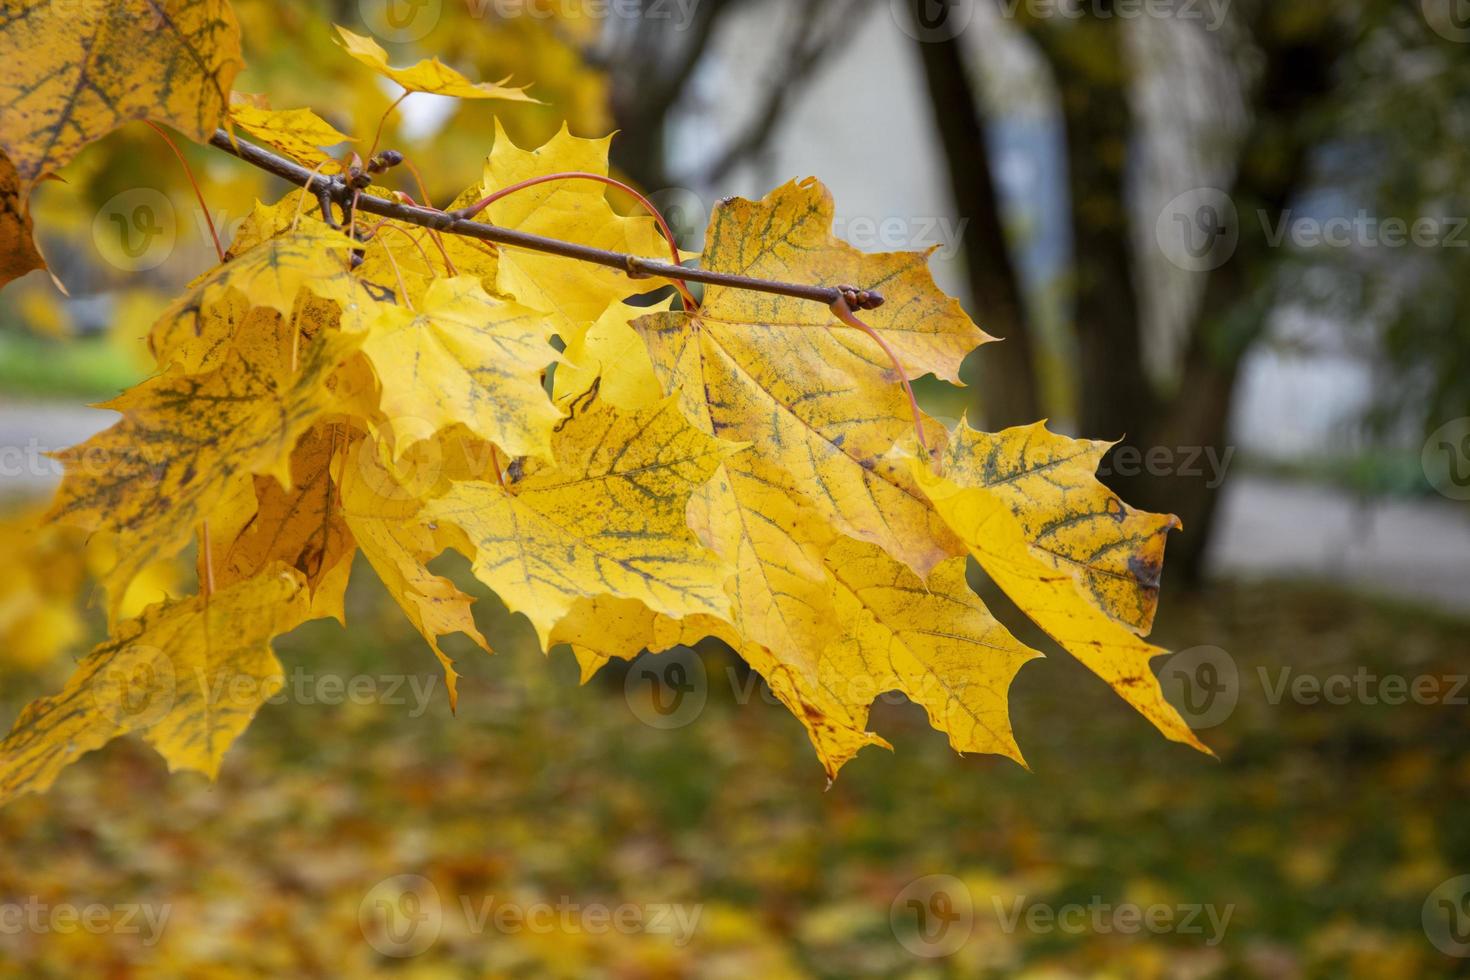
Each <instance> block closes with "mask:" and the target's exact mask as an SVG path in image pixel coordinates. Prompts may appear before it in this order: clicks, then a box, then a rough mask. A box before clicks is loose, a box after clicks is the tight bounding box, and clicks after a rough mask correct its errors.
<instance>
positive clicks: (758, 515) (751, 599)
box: [556, 304, 886, 778]
mask: <svg viewBox="0 0 1470 980" xmlns="http://www.w3.org/2000/svg"><path fill="white" fill-rule="evenodd" d="M625 312H626V313H634V314H636V313H638V312H639V311H638V310H636V309H635V308H632V307H627V306H624V305H623V304H618V305H617V306H615V307H612V308H610V309H609V311H608V313H607V314H606V315H604V316H603V318H602V319H600V320H599V321H598V323H597V324H595V325H594V326H593V327H592V329H590V330H589V331H588V332H587V335H586V337H585V338H583V339H582V340H581V341H578V342H573V344H571V345H569V346H568V348H567V353H568V355H569V357H571V356H575V357H576V358H577V359H578V360H580V361H581V362H582V364H583V365H584V367H583V368H581V369H580V372H579V370H577V369H574V370H573V371H568V372H565V374H564V372H563V370H562V369H563V368H564V367H565V365H559V366H558V371H557V378H556V381H557V384H558V386H562V391H561V397H562V398H565V397H567V396H568V395H569V393H570V392H571V391H573V390H575V389H574V386H575V385H576V384H579V383H585V382H586V381H587V376H588V373H589V372H588V370H587V368H586V367H585V365H596V366H597V367H598V368H599V369H600V374H601V381H600V385H601V388H600V389H599V398H601V397H602V395H601V391H608V392H610V393H611V394H610V396H609V399H608V400H609V401H610V402H611V403H614V404H617V405H618V406H619V407H621V408H628V409H636V408H643V407H646V406H648V405H651V404H654V403H655V402H656V401H657V400H658V399H659V397H660V396H659V394H658V385H657V384H656V383H655V384H647V382H648V381H649V380H652V379H654V378H655V377H656V375H655V371H654V367H653V364H652V362H651V360H650V358H649V354H648V351H647V350H646V349H645V348H644V346H643V344H642V343H641V342H640V341H639V336H638V333H637V331H635V330H634V329H633V328H632V327H631V326H630V325H629V324H628V323H627V321H626V320H624V319H623V316H624V314H625ZM671 316H672V315H671ZM593 373H597V372H593ZM690 379H693V380H694V381H698V380H700V379H698V378H695V377H694V376H693V375H692V374H691V375H689V376H687V377H686V379H685V380H690ZM679 394H680V395H681V396H690V395H692V394H693V392H691V391H690V389H688V388H684V389H682V390H681V391H680V393H679ZM718 397H719V395H718V393H717V392H710V391H706V390H704V389H703V388H702V387H701V388H700V389H699V398H698V399H697V400H686V401H684V402H683V404H684V405H685V411H686V412H689V413H691V414H690V417H691V418H693V419H695V420H696V421H701V422H702V425H701V428H703V429H704V430H705V431H706V432H711V431H714V425H713V422H712V420H711V416H710V413H709V410H708V407H707V406H706V405H704V404H703V402H704V400H705V399H714V398H718ZM614 399H615V401H614ZM691 402H692V403H691ZM686 516H687V518H688V522H689V526H690V528H691V529H692V530H693V531H694V532H695V534H696V535H697V536H698V538H699V540H700V541H701V542H703V543H704V544H705V545H706V546H707V547H709V548H710V549H711V550H713V551H714V552H715V553H716V554H718V555H719V556H720V557H721V558H723V559H725V561H726V562H727V564H728V565H729V567H730V575H729V577H728V578H727V579H726V581H725V591H726V594H727V595H728V596H729V597H730V602H731V608H730V616H729V622H728V624H727V625H723V626H722V627H721V629H720V630H719V631H718V632H717V631H713V630H711V631H710V635H717V636H719V637H720V638H721V639H724V640H726V642H728V643H730V645H731V646H733V647H736V648H737V649H738V650H739V651H740V653H741V655H742V656H743V657H744V658H745V660H746V662H747V663H749V664H750V665H751V666H752V668H754V669H755V670H756V671H757V672H758V673H759V674H761V676H762V677H764V678H765V679H766V681H767V683H768V684H770V685H771V686H772V689H773V690H774V691H776V693H777V694H778V696H780V697H781V699H782V701H783V702H785V703H786V704H787V705H788V706H789V707H790V708H791V710H792V712H793V713H794V714H795V715H796V716H797V718H799V719H801V721H802V723H803V725H805V726H806V728H807V731H808V734H809V735H810V736H811V739H812V743H813V745H814V746H815V747H816V749H817V754H818V755H819V757H820V758H821V760H822V762H823V765H824V767H825V768H826V770H827V774H828V776H829V777H831V778H835V777H836V774H837V770H838V769H840V768H841V767H842V765H843V764H844V763H845V762H846V761H847V760H848V759H850V758H851V757H852V756H853V755H854V754H856V752H857V751H858V749H860V748H862V747H863V746H864V745H868V744H877V743H876V742H875V738H876V737H875V736H872V735H871V733H868V732H866V731H865V730H864V725H863V720H862V718H857V717H855V714H854V712H853V710H852V709H851V707H850V706H849V705H847V704H845V703H843V702H841V701H839V700H837V699H836V698H834V697H833V696H832V694H831V692H830V691H826V690H823V689H822V687H821V684H820V681H819V665H820V658H821V655H822V651H823V649H824V648H825V647H826V646H827V645H828V644H829V643H830V642H831V640H832V635H833V632H834V623H835V621H836V608H835V606H834V603H833V595H832V586H831V584H830V582H829V581H828V577H827V573H826V569H825V567H824V565H823V554H824V552H825V551H826V549H827V548H828V547H829V546H830V545H831V543H832V541H833V539H834V537H835V534H834V532H833V531H832V529H831V528H830V527H829V526H828V525H827V524H826V523H825V522H823V521H822V520H821V519H820V517H819V515H818V514H817V513H816V512H815V511H814V509H813V508H811V507H810V506H809V505H807V504H806V502H805V499H804V497H803V495H802V494H801V492H800V491H799V490H798V488H797V487H796V486H795V485H794V483H793V481H792V478H791V477H790V476H789V475H788V474H786V473H785V472H784V471H782V470H781V469H780V468H779V467H777V466H774V465H772V464H771V463H770V462H768V461H767V460H765V459H764V458H762V457H761V456H760V455H759V454H757V453H753V452H744V453H740V454H738V455H736V456H733V457H731V458H730V459H727V460H725V461H724V462H723V463H722V464H721V466H720V467H719V469H717V470H716V471H715V474H714V476H713V477H712V478H711V479H710V480H709V482H708V483H706V484H704V485H703V486H701V487H699V488H697V489H696V490H695V492H694V495H693V498H692V499H691V501H690V505H689V508H688V512H687V514H686ZM705 625H706V626H707V625H708V624H707V623H706V624H705ZM630 645H631V641H630ZM649 647H650V649H655V650H657V649H661V647H660V646H658V645H657V640H656V638H654V639H650V641H649ZM633 649H634V650H635V652H636V649H637V647H636V646H633ZM882 744H886V743H882Z"/></svg>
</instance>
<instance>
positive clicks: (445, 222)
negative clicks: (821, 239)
mask: <svg viewBox="0 0 1470 980" xmlns="http://www.w3.org/2000/svg"><path fill="white" fill-rule="evenodd" d="M209 142H210V144H211V145H213V146H214V147H216V148H218V149H221V150H224V151H225V152H226V153H229V154H231V155H232V156H236V157H239V158H240V159H241V160H244V161H245V162H246V163H248V164H250V165H251V166H254V167H257V168H259V169H261V170H264V171H266V172H267V173H271V174H274V175H275V176H277V177H280V178H281V179H282V180H285V181H288V182H290V183H292V184H295V185H296V186H298V187H306V186H308V185H309V184H311V183H313V182H314V183H315V185H316V187H317V189H318V191H319V193H321V194H322V195H324V197H325V198H326V199H328V200H331V201H333V202H335V203H337V204H338V205H339V206H344V207H345V206H350V204H351V202H352V199H353V197H354V195H355V193H356V189H355V188H353V187H352V186H351V185H349V184H348V183H347V182H345V181H344V180H343V179H342V178H341V177H338V176H333V177H331V178H328V179H327V185H326V187H325V188H324V189H323V188H322V186H321V185H322V182H323V178H322V177H319V176H318V177H315V178H313V177H312V174H311V171H310V170H307V169H306V168H305V167H303V166H301V164H299V163H296V162H294V161H292V160H288V159H286V158H285V157H282V156H278V155H277V154H275V153H272V152H270V151H269V150H266V149H263V148H261V147H259V146H256V145H254V144H253V143H249V142H246V141H245V140H243V139H239V138H236V139H235V140H233V141H232V140H231V138H230V136H229V134H227V133H226V132H225V131H224V130H216V131H215V134H214V136H213V137H211V138H210V141H209ZM357 207H358V208H359V209H360V210H362V211H365V212H367V213H368V214H375V215H377V216H378V217H380V218H393V219H394V220H397V221H403V222H407V223H408V224H413V225H419V226H421V227H424V228H429V229H431V230H433V231H440V232H447V233H449V234H453V235H461V236H464V237H466V238H475V239H479V240H481V241H486V242H494V243H495V244H497V245H508V246H510V247H512V248H524V249H530V250H531V251H536V252H545V253H547V254H549V255H559V256H562V257H563V258H568V259H575V260H577V261H579V262H589V263H592V264H593V265H600V266H605V267H607V268H611V269H620V270H622V271H623V272H624V273H626V274H627V275H628V276H629V277H630V278H633V279H646V278H658V279H668V280H671V281H679V282H699V283H704V284H706V285H710V286H724V287H727V288H731V289H748V290H752V291H754V292H759V293H773V294H776V295H779V296H791V297H793V298H795V299H805V300H811V301H812V302H814V303H821V304H822V305H823V306H829V307H830V306H832V305H833V304H835V303H837V302H838V301H839V300H844V301H846V302H847V303H848V305H849V306H850V307H852V308H853V309H863V310H871V309H876V308H877V307H878V306H881V305H882V303H883V297H882V296H881V295H880V294H878V293H877V292H875V291H871V290H855V289H842V288H839V287H836V286H814V285H806V284H803V283H795V282H781V281H779V280H775V279H759V278H756V277H753V276H741V275H735V274H734V273H729V272H714V271H712V270H709V269H688V268H684V267H683V266H677V265H671V264H669V263H667V262H658V261H655V260H653V259H645V258H639V257H638V256H636V255H629V254H627V253H624V252H611V251H608V250H606V249H601V248H593V247H592V246H590V245H578V244H576V243H574V242H566V241H562V240H561V239H558V238H547V237H545V236H543V235H533V234H530V233H529V232H524V231H518V230H516V229H514V228H502V227H500V226H498V225H492V224H486V223H484V222H480V221H465V220H463V219H458V218H455V217H454V216H453V215H450V214H447V213H445V212H443V211H437V210H434V209H432V208H424V207H418V206H416V205H411V204H402V203H399V202H397V201H390V200H387V199H386V198H381V197H377V196H375V195H372V194H362V195H361V196H360V197H358V201H357Z"/></svg>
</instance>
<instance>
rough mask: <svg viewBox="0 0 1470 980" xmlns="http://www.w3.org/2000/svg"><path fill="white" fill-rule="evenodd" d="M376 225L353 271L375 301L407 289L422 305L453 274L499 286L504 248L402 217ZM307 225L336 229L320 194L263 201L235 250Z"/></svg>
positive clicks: (378, 191)
mask: <svg viewBox="0 0 1470 980" xmlns="http://www.w3.org/2000/svg"><path fill="white" fill-rule="evenodd" d="M363 193H364V194H371V195H373V196H376V197H382V198H385V199H390V200H391V199H393V194H392V193H391V192H389V191H388V190H386V189H384V188H381V187H376V186H374V187H369V188H367V189H366V190H365V191H363ZM303 197H305V200H303ZM462 203H466V204H467V203H471V199H470V198H469V197H468V196H466V197H465V199H464V201H463V202H462ZM360 226H361V225H360ZM373 226H377V232H376V233H375V234H374V235H373V237H372V238H371V239H370V240H369V241H368V242H367V243H366V244H365V245H364V246H362V247H363V249H364V255H363V261H362V264H361V265H360V266H358V267H357V268H356V269H354V270H353V271H352V277H353V278H354V279H355V280H356V281H357V282H358V283H360V284H361V285H362V286H363V287H364V288H365V289H366V290H367V291H368V293H369V294H371V296H372V297H373V298H374V299H375V300H377V301H379V302H389V301H392V299H393V297H395V296H397V295H398V294H400V293H406V294H407V297H408V302H409V303H411V304H413V305H415V306H416V305H418V304H419V303H421V302H422V300H423V296H424V293H426V292H427V291H428V289H429V286H431V285H432V284H433V282H434V280H435V279H438V278H440V277H442V276H447V275H472V276H475V277H476V278H478V279H479V280H480V284H481V285H482V286H484V287H485V289H486V290H487V291H493V290H495V289H496V277H497V275H498V266H497V259H498V257H499V252H498V250H497V249H496V248H495V246H494V245H491V244H490V243H488V242H481V241H476V240H475V239H473V238H466V237H463V236H459V235H439V236H437V237H436V236H435V235H434V234H433V233H431V232H430V231H428V230H427V229H425V228H421V227H419V226H418V225H413V224H408V223H406V222H402V221H391V220H390V221H383V222H381V223H380V222H379V221H377V220H374V221H373ZM307 227H315V228H318V229H321V230H322V231H323V232H324V233H325V232H326V231H329V230H330V229H329V228H328V226H327V224H326V222H324V221H322V219H321V212H320V211H319V210H318V206H317V202H316V198H315V197H314V196H311V195H304V194H303V192H302V191H293V192H291V193H288V194H287V195H286V196H284V197H282V198H281V199H280V200H278V201H276V202H275V203H274V204H261V203H259V202H257V203H256V205H255V207H254V208H252V209H251V212H250V214H249V215H248V216H247V217H246V219H245V221H244V222H243V223H242V224H241V225H240V228H239V230H238V231H237V232H236V234H235V240H234V242H233V243H232V244H231V246H230V251H229V254H230V256H231V258H232V259H233V257H234V256H236V255H239V254H242V253H243V252H245V251H247V250H249V249H253V248H256V247H258V246H259V245H260V244H261V243H262V242H267V241H270V240H271V239H273V238H277V237H280V236H282V235H286V234H288V233H289V232H291V230H292V229H301V228H307ZM338 234H340V233H338Z"/></svg>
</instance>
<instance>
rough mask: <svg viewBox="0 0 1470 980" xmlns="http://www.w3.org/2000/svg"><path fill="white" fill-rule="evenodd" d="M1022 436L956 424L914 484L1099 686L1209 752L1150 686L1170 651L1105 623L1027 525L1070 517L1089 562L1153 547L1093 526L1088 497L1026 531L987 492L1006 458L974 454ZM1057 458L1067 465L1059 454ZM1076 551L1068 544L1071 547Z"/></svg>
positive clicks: (1099, 607) (1005, 498)
mask: <svg viewBox="0 0 1470 980" xmlns="http://www.w3.org/2000/svg"><path fill="white" fill-rule="evenodd" d="M1027 431H1028V430H1027V429H1020V430H1017V429H1012V430H1009V435H1008V434H1007V433H1002V434H1001V435H1000V436H998V437H997V436H993V437H989V439H988V440H987V439H984V438H982V436H983V434H980V433H976V432H974V431H973V430H970V429H969V426H967V425H965V424H964V423H961V425H960V426H959V431H958V432H957V433H956V434H955V439H954V448H953V449H952V450H950V451H949V452H947V453H945V454H944V455H943V456H942V457H941V465H940V471H939V473H937V474H936V473H934V472H932V471H931V470H930V468H929V467H928V466H927V465H925V464H924V463H923V462H922V461H919V460H915V461H914V463H913V472H914V475H915V478H916V479H917V480H918V482H919V485H920V486H921V487H923V490H924V493H925V494H926V495H927V496H928V497H929V499H930V500H932V501H933V502H934V506H935V509H936V510H938V512H939V513H940V514H942V515H943V517H944V519H945V521H946V522H947V523H948V524H949V525H950V527H952V528H953V529H954V531H955V533H957V534H958V535H959V536H960V538H961V539H962V540H963V541H964V542H965V545H966V546H967V548H968V549H969V551H970V554H972V555H973V556H974V557H975V559H976V560H977V561H978V562H979V563H980V566H981V567H982V568H983V569H985V572H986V574H987V575H989V576H990V578H991V579H993V580H994V581H995V583H996V584H997V585H999V586H1000V587H1001V589H1002V590H1003V591H1004V592H1005V593H1006V595H1007V596H1009V597H1010V599H1011V601H1012V602H1014V603H1015V604H1016V606H1017V607H1018V608H1019V609H1020V610H1021V611H1022V612H1023V613H1025V614H1026V615H1027V616H1028V617H1030V618H1031V620H1032V621H1033V622H1035V623H1036V625H1038V626H1040V627H1041V628H1042V629H1043V630H1045V631H1046V633H1047V634H1048V635H1049V636H1051V638H1052V639H1054V640H1056V641H1057V642H1058V643H1060V644H1061V645H1062V647H1063V648H1064V649H1065V650H1066V651H1067V652H1068V653H1070V654H1072V655H1073V656H1074V657H1076V658H1077V659H1078V660H1079V661H1081V662H1082V664H1083V665H1084V666H1086V667H1087V668H1088V669H1089V670H1091V671H1092V672H1093V673H1095V674H1097V675H1098V676H1099V677H1101V678H1102V679H1103V680H1105V681H1107V682H1108V684H1109V685H1111V686H1112V688H1113V689H1114V690H1115V691H1117V692H1118V694H1119V695H1121V696H1122V697H1123V699H1124V700H1126V701H1127V702H1128V703H1129V704H1131V705H1132V706H1133V707H1134V708H1135V709H1136V710H1137V711H1138V712H1139V713H1140V714H1142V715H1143V716H1144V717H1145V718H1147V719H1148V720H1149V721H1150V722H1152V723H1153V724H1154V726H1155V727H1156V728H1158V729H1159V731H1160V732H1162V733H1163V734H1164V735H1165V736H1166V737H1167V738H1169V739H1171V740H1173V741H1176V742H1183V743H1184V744H1186V745H1190V746H1193V747H1194V748H1197V749H1199V750H1200V751H1201V752H1209V749H1207V748H1206V747H1205V746H1204V744H1203V743H1202V742H1200V741H1199V739H1198V738H1196V737H1195V735H1194V733H1193V732H1192V731H1190V729H1189V726H1188V725H1187V724H1186V723H1185V721H1184V719H1183V718H1181V717H1180V715H1179V712H1178V711H1177V710H1176V709H1175V708H1174V706H1173V705H1171V704H1169V702H1168V701H1166V700H1165V699H1164V694H1163V689H1162V688H1161V687H1160V685H1159V681H1158V678H1156V677H1155V676H1154V674H1153V671H1152V670H1151V669H1150V668H1149V663H1150V661H1151V660H1153V658H1154V657H1157V656H1162V655H1163V654H1165V653H1167V652H1168V651H1166V650H1164V649H1162V648H1161V647H1157V646H1154V645H1153V644H1151V643H1149V642H1147V641H1146V640H1144V639H1142V638H1141V637H1140V636H1139V635H1138V633H1137V632H1136V631H1135V629H1133V628H1131V627H1129V626H1125V625H1123V624H1122V623H1121V622H1119V620H1118V618H1116V617H1115V616H1114V615H1112V614H1111V609H1110V607H1111V606H1112V605H1114V601H1113V600H1112V599H1106V598H1105V599H1099V598H1098V597H1097V596H1096V595H1095V594H1094V592H1093V590H1092V588H1091V587H1090V585H1089V584H1088V579H1089V576H1088V575H1085V574H1082V573H1080V572H1079V571H1077V570H1076V569H1073V568H1069V567H1059V559H1058V556H1057V554H1056V553H1055V552H1054V551H1051V550H1048V549H1047V548H1046V547H1045V546H1044V545H1045V543H1046V542H1045V540H1044V535H1043V541H1042V544H1041V545H1038V544H1037V543H1036V541H1034V540H1033V538H1032V537H1031V536H1030V534H1028V523H1029V525H1030V528H1031V531H1032V532H1033V533H1035V532H1036V531H1037V530H1038V529H1040V530H1041V531H1043V532H1044V529H1045V528H1046V527H1047V526H1048V524H1054V526H1065V525H1064V524H1063V523H1062V522H1065V521H1066V520H1067V517H1068V514H1069V513H1070V514H1072V515H1073V516H1075V517H1077V518H1078V519H1079V520H1078V523H1077V526H1078V527H1079V528H1083V529H1085V533H1089V534H1090V535H1091V540H1092V543H1093V547H1092V552H1093V553H1094V554H1097V555H1103V554H1107V553H1109V552H1111V551H1126V550H1129V549H1132V550H1134V551H1136V552H1137V553H1139V554H1141V555H1143V556H1145V557H1143V558H1141V559H1140V560H1147V558H1146V556H1147V555H1148V554H1149V553H1150V549H1151V548H1153V547H1154V545H1153V541H1152V538H1151V537H1144V538H1142V539H1131V538H1128V537H1125V536H1124V535H1123V534H1121V533H1120V530H1119V529H1120V528H1122V527H1123V525H1122V524H1118V523H1116V522H1095V521H1092V519H1091V514H1090V512H1089V511H1088V510H1086V507H1087V505H1088V504H1089V503H1090V502H1093V501H1095V500H1096V499H1097V496H1096V494H1082V495H1078V496H1076V497H1075V498H1073V497H1065V498H1062V499H1058V500H1055V501H1054V502H1053V506H1052V509H1051V510H1050V512H1049V513H1048V515H1047V518H1046V521H1043V522H1039V523H1037V522H1035V521H1034V517H1035V515H1026V520H1027V522H1028V523H1023V518H1022V517H1018V516H1017V514H1016V513H1015V512H1014V511H1013V509H1012V507H1013V503H1014V502H1015V500H1014V497H1013V495H1012V494H1010V493H1009V492H1008V491H1006V490H1004V489H1002V488H1000V487H997V486H992V485H991V484H992V483H995V482H997V479H998V476H997V471H996V470H995V469H992V468H987V467H988V465H994V464H995V462H996V460H998V459H1000V458H1002V456H1004V455H1005V454H1003V453H1001V452H999V451H997V453H996V454H995V455H994V456H992V455H991V454H990V453H988V452H987V453H985V454H983V455H982V454H977V453H976V452H975V449H976V448H977V447H979V446H982V445H989V446H991V447H993V448H998V446H999V445H1004V443H1005V442H1006V441H1007V440H1020V441H1022V442H1024V441H1025V439H1026V432H1027ZM1058 445H1059V444H1058ZM1062 456H1063V457H1064V458H1065V453H1063V454H1062ZM1009 458H1010V459H1012V460H1025V459H1026V458H1027V457H1026V456H1025V453H1024V452H1015V453H1012V454H1010V455H1009ZM1073 458H1074V459H1075V458H1076V457H1073ZM1019 472H1022V473H1024V472H1025V471H1024V470H1022V471H1019ZM1021 478H1022V479H1024V477H1021ZM1074 499H1075V504H1074ZM1074 507H1076V508H1080V509H1076V510H1073V508H1074ZM1110 523H1111V524H1112V526H1109V524H1110ZM1079 541H1080V539H1074V540H1073V544H1077V543H1079Z"/></svg>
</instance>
